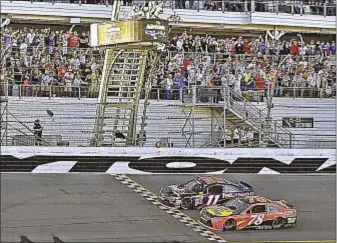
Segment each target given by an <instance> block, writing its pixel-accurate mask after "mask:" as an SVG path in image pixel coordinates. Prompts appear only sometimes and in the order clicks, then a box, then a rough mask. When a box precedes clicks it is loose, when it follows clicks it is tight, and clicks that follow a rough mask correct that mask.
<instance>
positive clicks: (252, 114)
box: [223, 85, 292, 148]
mask: <svg viewBox="0 0 337 243" xmlns="http://www.w3.org/2000/svg"><path fill="white" fill-rule="evenodd" d="M223 97H224V101H225V106H226V120H229V121H230V122H231V123H232V124H241V125H242V124H244V123H246V124H248V125H249V126H251V127H252V128H253V129H254V130H255V131H256V132H258V133H259V136H260V139H259V141H260V145H259V146H260V147H270V146H276V147H280V148H291V147H292V134H291V132H290V131H288V130H287V129H285V128H283V127H281V126H280V125H279V124H278V123H277V122H276V121H273V120H272V119H270V120H269V121H268V119H267V114H266V113H265V112H264V111H263V110H261V109H259V108H257V107H256V106H255V105H254V104H252V103H250V102H249V101H248V100H246V99H245V98H244V97H242V96H241V95H239V94H237V93H236V92H235V91H234V90H233V89H232V88H230V87H228V86H227V85H224V86H223Z"/></svg>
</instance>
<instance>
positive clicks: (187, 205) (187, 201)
mask: <svg viewBox="0 0 337 243" xmlns="http://www.w3.org/2000/svg"><path fill="white" fill-rule="evenodd" d="M180 207H181V208H182V209H192V208H193V199H192V198H184V199H183V200H182V201H181V203H180Z"/></svg>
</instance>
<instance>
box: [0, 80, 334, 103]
mask: <svg viewBox="0 0 337 243" xmlns="http://www.w3.org/2000/svg"><path fill="white" fill-rule="evenodd" d="M6 85H7V84H6ZM13 87H14V86H13V85H8V86H7V87H4V86H1V89H0V93H1V96H9V97H11V96H14V97H19V98H23V97H37V98H38V97H45V98H49V99H52V98H61V97H66V98H75V99H81V98H85V97H83V96H84V95H83V94H87V93H89V92H92V93H93V94H94V95H90V96H86V95H85V96H86V97H88V98H98V90H99V87H100V86H99V85H96V86H95V85H91V86H75V87H74V86H73V87H72V91H70V92H66V91H64V88H65V86H64V85H61V86H56V85H21V84H20V85H16V91H17V93H15V92H14V93H13ZM196 87H198V86H196ZM200 87H201V86H200ZM218 89H220V88H218ZM90 90H93V91H90ZM144 90H145V88H143V89H142V90H141V91H140V93H142V92H144ZM282 90H283V91H288V92H287V94H288V93H289V94H290V96H282V95H279V94H278V90H277V88H276V89H275V90H274V92H275V94H274V95H273V96H274V97H287V98H293V99H295V98H301V97H302V96H301V95H296V93H304V92H307V93H308V94H309V96H304V97H303V98H324V97H326V96H328V94H330V93H334V94H333V95H331V98H333V96H335V93H336V88H331V89H324V88H315V90H312V89H311V88H301V87H297V86H294V87H282ZM54 91H59V92H60V93H59V92H55V93H54ZM172 91H176V92H178V93H179V95H180V96H181V95H183V94H185V93H187V91H188V87H184V88H183V89H182V92H180V89H176V88H173V89H172ZM289 91H290V92H289ZM29 92H31V94H29ZM34 92H35V93H34ZM161 92H165V89H164V88H161V87H151V92H150V93H151V94H155V96H153V95H152V96H151V95H150V99H157V100H161V99H160V93H161ZM242 92H244V93H252V92H260V93H262V94H263V96H264V97H265V93H266V92H267V91H266V89H263V90H261V89H253V88H252V89H247V90H246V91H242ZM310 92H312V93H318V95H317V96H316V95H312V94H310ZM33 93H34V94H33ZM180 93H181V94H180ZM43 94H44V95H43ZM153 97H155V98H153ZM326 98H329V97H326ZM178 99H179V100H180V99H181V97H179V98H178ZM178 99H177V100H178ZM246 100H247V101H248V99H246ZM248 102H251V101H248Z"/></svg>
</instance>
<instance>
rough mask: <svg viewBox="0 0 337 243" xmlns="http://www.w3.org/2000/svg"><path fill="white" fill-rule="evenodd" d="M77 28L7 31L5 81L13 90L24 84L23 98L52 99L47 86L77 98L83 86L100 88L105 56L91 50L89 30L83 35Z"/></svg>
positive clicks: (4, 46)
mask: <svg viewBox="0 0 337 243" xmlns="http://www.w3.org/2000/svg"><path fill="white" fill-rule="evenodd" d="M73 29H74V26H73V27H72V28H70V29H69V30H55V31H53V30H51V29H50V28H44V29H34V28H26V27H24V28H22V29H19V30H14V29H12V28H11V27H8V28H4V29H3V31H2V35H1V45H2V46H1V50H2V53H4V54H5V57H4V61H3V62H2V63H3V65H4V67H3V68H4V69H5V77H4V78H5V79H2V82H3V81H4V80H6V81H8V83H9V84H10V87H12V88H13V87H17V86H16V85H21V86H22V90H21V95H23V96H27V95H30V96H36V95H41V96H44V95H45V96H48V95H50V94H49V92H50V91H49V89H48V88H47V87H48V86H51V85H52V87H53V90H52V94H53V95H55V96H56V95H57V96H73V95H76V90H77V89H78V87H80V86H87V87H88V90H90V88H89V87H95V86H97V85H98V82H99V80H100V76H101V70H102V67H103V60H104V56H103V55H104V53H103V51H102V50H95V49H93V48H89V32H88V31H83V32H82V33H81V34H79V33H77V31H74V30H73ZM40 87H41V88H40ZM74 90H75V92H73V91H74ZM13 92H14V91H13V90H10V93H13ZM37 92H39V93H40V94H37ZM14 93H15V92H14ZM91 95H92V92H89V93H88V97H90V96H91ZM77 96H78V95H77Z"/></svg>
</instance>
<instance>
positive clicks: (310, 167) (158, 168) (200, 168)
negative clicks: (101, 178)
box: [0, 155, 336, 174]
mask: <svg viewBox="0 0 337 243" xmlns="http://www.w3.org/2000/svg"><path fill="white" fill-rule="evenodd" d="M0 158H1V171H2V172H31V171H33V170H34V169H35V168H36V167H37V166H39V165H43V164H48V163H53V162H57V161H77V162H76V163H75V165H74V166H73V167H72V168H71V169H70V171H69V172H102V173H104V172H106V171H107V170H108V169H109V168H110V167H111V166H112V165H113V164H114V163H116V162H125V165H126V166H128V168H131V169H134V170H138V171H143V172H149V173H210V172H218V171H224V172H223V173H258V172H259V171H261V170H262V169H263V168H268V169H271V170H274V171H276V172H278V173H281V174H283V173H287V174H289V173H290V174H291V173H303V174H304V173H336V164H333V165H330V166H328V167H326V168H324V169H322V170H319V171H318V169H319V168H320V166H321V165H323V164H324V163H325V162H326V161H328V159H329V158H317V157H316V158H296V157H295V158H294V159H293V160H292V162H291V163H290V164H286V163H284V162H282V161H279V160H277V158H265V157H264V158H263V157H261V158H256V157H254V158H249V157H244V158H243V157H238V158H237V159H235V160H234V162H232V163H230V162H229V161H226V160H225V159H214V158H208V157H198V156H190V157H185V156H160V157H152V158H146V159H141V158H140V157H139V156H125V157H108V156H107V157H105V156H32V157H28V158H23V159H21V158H16V157H14V156H9V155H4V156H0ZM172 162H191V163H194V164H195V166H193V167H187V168H186V167H185V168H179V167H178V168H177V167H174V168H172V167H170V166H166V165H167V164H169V163H172ZM126 168H127V167H126Z"/></svg>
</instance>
